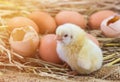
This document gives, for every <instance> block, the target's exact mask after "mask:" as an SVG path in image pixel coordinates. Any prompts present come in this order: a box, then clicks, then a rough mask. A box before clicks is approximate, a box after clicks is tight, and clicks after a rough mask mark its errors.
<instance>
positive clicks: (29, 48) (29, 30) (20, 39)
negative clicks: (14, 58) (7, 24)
mask: <svg viewBox="0 0 120 82" xmlns="http://www.w3.org/2000/svg"><path fill="white" fill-rule="evenodd" d="M9 43H10V47H11V49H12V50H13V51H14V52H16V53H18V54H20V55H21V56H24V57H33V56H34V54H35V51H36V49H37V48H38V45H39V36H38V34H37V32H36V31H35V30H34V29H33V27H31V26H26V27H19V28H15V29H14V30H13V31H12V32H11V35H10V39H9Z"/></svg>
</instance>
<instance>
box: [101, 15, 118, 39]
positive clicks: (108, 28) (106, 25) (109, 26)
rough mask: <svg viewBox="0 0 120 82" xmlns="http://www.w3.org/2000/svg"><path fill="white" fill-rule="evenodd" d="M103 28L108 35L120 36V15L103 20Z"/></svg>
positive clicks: (112, 36)
mask: <svg viewBox="0 0 120 82" xmlns="http://www.w3.org/2000/svg"><path fill="white" fill-rule="evenodd" d="M101 30H102V32H103V34H104V35H105V36H106V37H110V38H120V15H113V16H110V17H108V18H106V19H105V20H103V21H102V23H101Z"/></svg>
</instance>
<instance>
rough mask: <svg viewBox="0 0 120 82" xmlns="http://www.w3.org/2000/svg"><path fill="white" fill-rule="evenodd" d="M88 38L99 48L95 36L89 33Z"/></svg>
mask: <svg viewBox="0 0 120 82" xmlns="http://www.w3.org/2000/svg"><path fill="white" fill-rule="evenodd" d="M87 36H88V38H90V40H92V41H93V42H94V43H95V44H96V45H98V46H99V42H98V40H97V39H96V38H95V37H94V36H93V35H91V34H88V33H87Z"/></svg>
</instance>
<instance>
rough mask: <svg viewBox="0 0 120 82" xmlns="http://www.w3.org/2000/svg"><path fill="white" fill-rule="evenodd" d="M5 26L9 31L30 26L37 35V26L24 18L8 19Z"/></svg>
mask: <svg viewBox="0 0 120 82" xmlns="http://www.w3.org/2000/svg"><path fill="white" fill-rule="evenodd" d="M7 24H8V26H9V27H11V29H14V28H18V27H24V26H32V27H33V28H34V29H35V30H36V32H37V33H39V28H38V26H37V25H36V24H35V23H34V22H33V21H32V20H31V19H29V18H26V17H14V18H12V19H10V20H9V21H8V22H7Z"/></svg>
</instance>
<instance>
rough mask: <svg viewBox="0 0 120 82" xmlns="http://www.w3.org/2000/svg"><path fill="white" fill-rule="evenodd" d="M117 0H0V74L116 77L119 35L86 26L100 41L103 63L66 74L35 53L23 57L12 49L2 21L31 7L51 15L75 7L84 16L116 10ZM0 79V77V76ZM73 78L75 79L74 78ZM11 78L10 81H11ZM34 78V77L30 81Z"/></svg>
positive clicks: (119, 75) (118, 77) (119, 66)
mask: <svg viewBox="0 0 120 82" xmlns="http://www.w3.org/2000/svg"><path fill="white" fill-rule="evenodd" d="M119 4H120V1H119V0H99V1H98V0H92V1H91V0H51V1H50V0H0V17H1V18H0V75H1V76H2V75H4V73H6V72H9V71H15V72H21V73H24V74H34V75H36V76H44V77H50V78H54V79H57V80H61V81H69V80H68V79H74V80H76V81H77V80H78V81H90V82H91V81H92V82H93V81H98V79H100V81H103V80H111V81H112V80H113V81H119V80H120V38H105V37H104V36H103V35H102V34H101V31H98V30H94V31H91V30H88V32H89V33H91V34H93V35H94V36H96V37H97V39H98V40H99V41H100V46H101V48H102V50H103V55H104V63H103V67H102V68H101V69H100V70H99V71H97V72H94V73H92V74H90V75H78V76H77V75H76V76H74V75H70V74H68V72H70V71H71V70H70V69H69V68H63V67H62V65H58V64H53V63H50V62H46V61H43V60H41V59H39V58H38V57H35V58H26V57H22V56H21V55H19V54H17V53H15V52H13V51H12V50H11V49H10V45H9V41H8V40H9V36H10V32H11V31H10V29H9V27H8V26H7V25H6V21H7V20H9V19H10V18H12V17H15V16H27V15H28V14H29V13H30V12H32V11H36V10H39V11H45V12H48V13H50V14H51V15H52V16H53V17H54V16H55V15H56V13H58V12H59V11H61V10H71V11H77V12H79V13H82V14H84V16H85V17H86V18H88V16H89V15H91V14H92V13H94V12H96V11H99V10H104V9H110V10H113V11H115V12H118V13H120V12H119V11H120V6H119ZM0 80H1V79H0ZM76 81H75V82H76ZM11 82H12V81H11ZM34 82H37V81H34Z"/></svg>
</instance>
